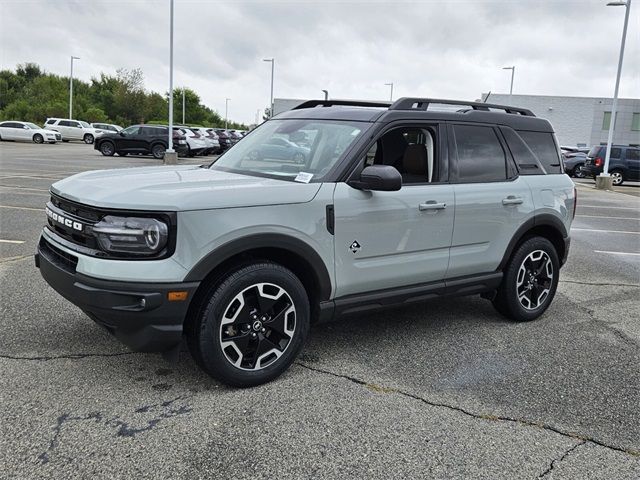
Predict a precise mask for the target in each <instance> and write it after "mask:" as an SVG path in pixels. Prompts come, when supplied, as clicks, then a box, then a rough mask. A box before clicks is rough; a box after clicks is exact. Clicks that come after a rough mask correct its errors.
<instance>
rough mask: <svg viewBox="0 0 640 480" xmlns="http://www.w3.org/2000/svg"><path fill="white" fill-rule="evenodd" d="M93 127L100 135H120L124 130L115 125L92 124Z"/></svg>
mask: <svg viewBox="0 0 640 480" xmlns="http://www.w3.org/2000/svg"><path fill="white" fill-rule="evenodd" d="M91 126H92V127H93V128H95V129H96V131H98V132H100V133H118V132H119V131H120V130H122V127H121V126H120V125H113V124H112V123H92V124H91Z"/></svg>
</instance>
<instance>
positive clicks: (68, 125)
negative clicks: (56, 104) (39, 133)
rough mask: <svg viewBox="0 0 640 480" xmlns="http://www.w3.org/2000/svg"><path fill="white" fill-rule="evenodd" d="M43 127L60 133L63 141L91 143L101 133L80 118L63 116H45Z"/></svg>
mask: <svg viewBox="0 0 640 480" xmlns="http://www.w3.org/2000/svg"><path fill="white" fill-rule="evenodd" d="M44 128H45V129H47V130H54V131H56V132H58V133H60V135H61V136H62V141H63V142H69V141H71V140H82V141H83V142H84V143H87V144H92V143H93V141H94V140H95V139H96V137H97V136H98V135H99V134H101V133H102V132H98V131H97V130H96V129H95V128H93V127H92V126H91V125H89V124H88V123H87V122H83V121H82V120H67V119H64V118H47V121H46V122H45V124H44Z"/></svg>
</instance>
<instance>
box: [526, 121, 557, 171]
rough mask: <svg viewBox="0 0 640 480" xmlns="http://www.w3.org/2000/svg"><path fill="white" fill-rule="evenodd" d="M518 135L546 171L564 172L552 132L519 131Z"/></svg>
mask: <svg viewBox="0 0 640 480" xmlns="http://www.w3.org/2000/svg"><path fill="white" fill-rule="evenodd" d="M518 135H520V137H522V139H523V140H524V141H525V143H526V144H527V145H528V146H529V148H530V149H531V151H532V152H533V153H534V154H535V155H536V157H538V160H539V161H540V163H541V164H542V166H543V167H544V169H545V170H546V171H547V173H564V172H563V171H562V165H561V164H560V155H559V154H558V149H557V148H556V142H555V141H554V140H553V134H552V133H545V132H527V131H519V132H518Z"/></svg>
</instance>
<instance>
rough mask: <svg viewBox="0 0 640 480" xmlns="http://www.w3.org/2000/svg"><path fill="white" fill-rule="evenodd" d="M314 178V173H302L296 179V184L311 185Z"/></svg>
mask: <svg viewBox="0 0 640 480" xmlns="http://www.w3.org/2000/svg"><path fill="white" fill-rule="evenodd" d="M312 178H313V173H307V172H300V173H298V175H296V178H295V179H294V180H295V181H296V182H301V183H309V182H310V181H311V179H312Z"/></svg>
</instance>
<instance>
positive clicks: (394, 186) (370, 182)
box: [349, 165, 402, 192]
mask: <svg viewBox="0 0 640 480" xmlns="http://www.w3.org/2000/svg"><path fill="white" fill-rule="evenodd" d="M349 186H351V187H353V188H357V189H358V190H379V191H382V192H395V191H397V190H400V188H401V187H402V176H401V175H400V172H398V170H397V169H396V168H394V167H392V166H391V165H371V166H369V167H365V168H364V170H362V173H360V179H359V180H352V181H350V182H349Z"/></svg>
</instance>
